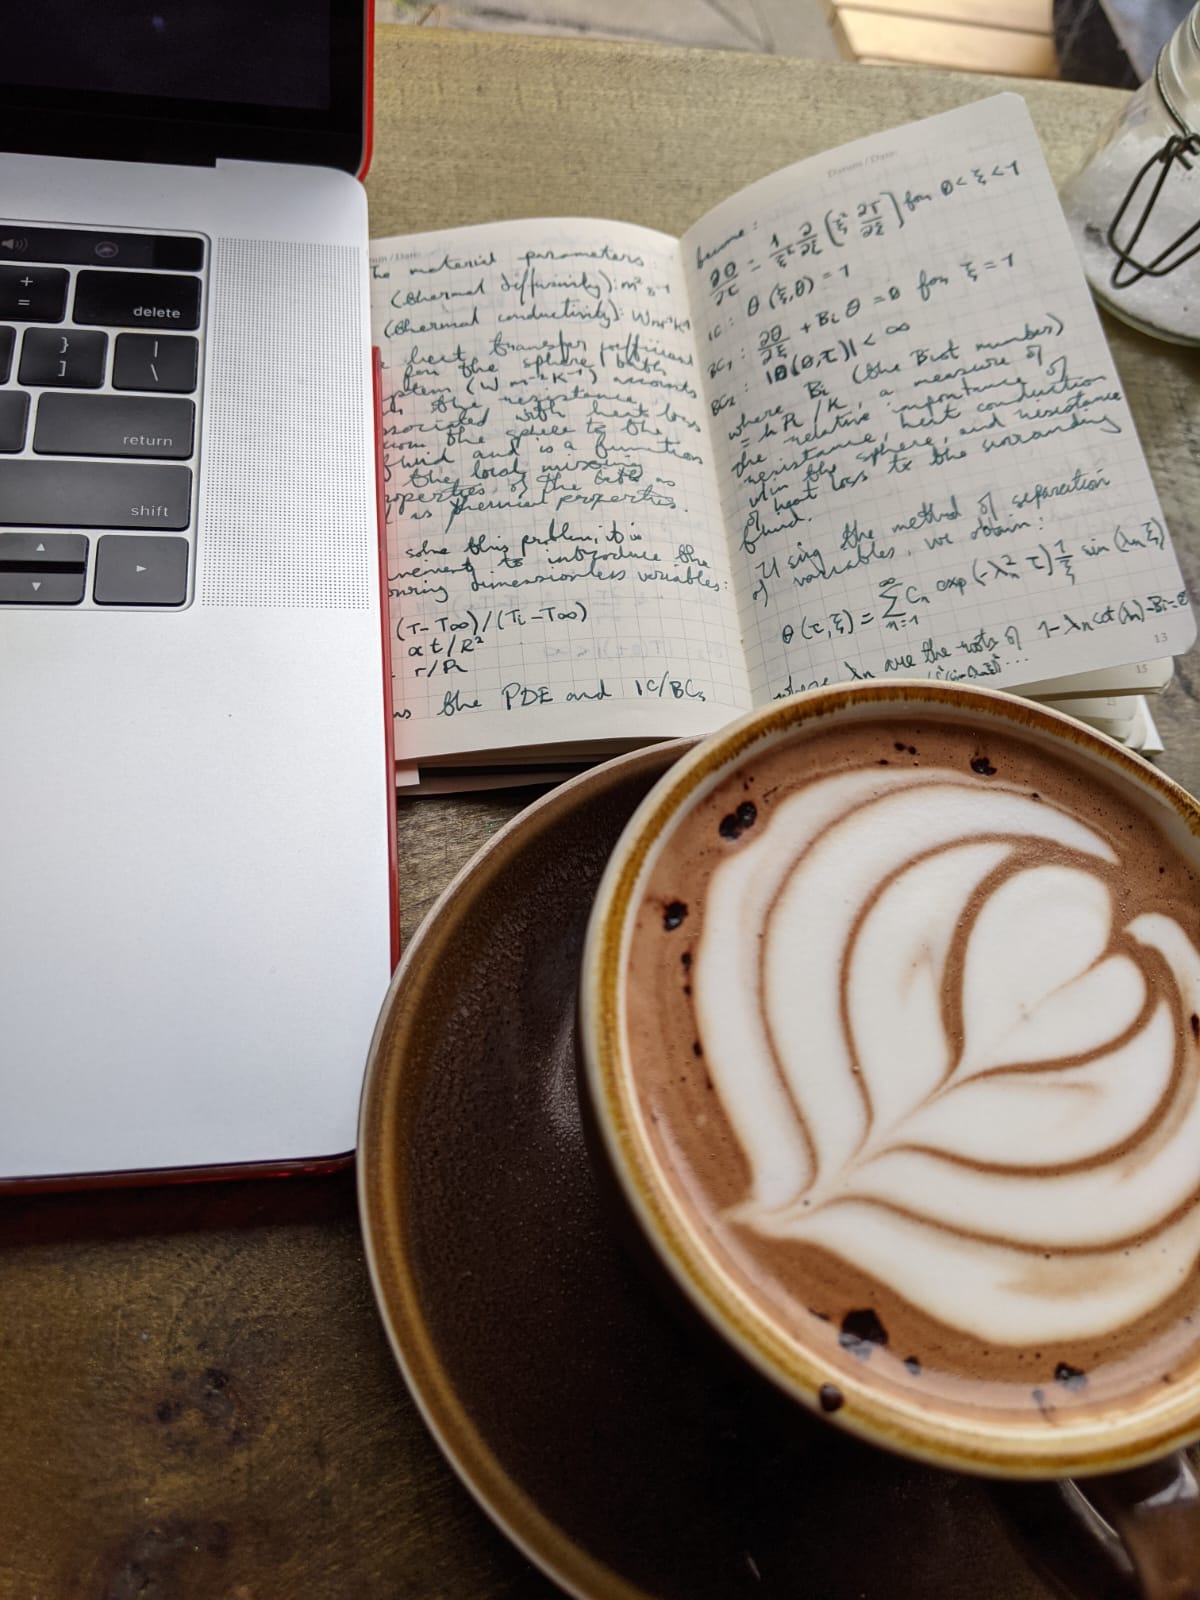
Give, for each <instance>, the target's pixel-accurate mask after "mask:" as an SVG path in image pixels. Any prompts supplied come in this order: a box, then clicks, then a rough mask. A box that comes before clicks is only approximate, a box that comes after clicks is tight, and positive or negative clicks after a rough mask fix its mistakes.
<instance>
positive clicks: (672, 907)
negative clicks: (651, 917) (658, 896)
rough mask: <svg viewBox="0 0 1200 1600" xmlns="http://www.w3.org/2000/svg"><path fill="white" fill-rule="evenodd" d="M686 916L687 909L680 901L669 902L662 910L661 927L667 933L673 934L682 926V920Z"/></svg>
mask: <svg viewBox="0 0 1200 1600" xmlns="http://www.w3.org/2000/svg"><path fill="white" fill-rule="evenodd" d="M687 914H688V908H687V907H686V906H685V905H684V903H683V901H682V900H672V901H670V902H669V903H668V904H667V905H666V906H665V907H664V908H663V927H664V928H665V929H666V931H667V932H668V933H674V932H675V929H676V928H678V927H680V926H681V925H682V923H683V919H684V917H686V916H687Z"/></svg>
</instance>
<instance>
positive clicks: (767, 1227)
mask: <svg viewBox="0 0 1200 1600" xmlns="http://www.w3.org/2000/svg"><path fill="white" fill-rule="evenodd" d="M1059 744H1060V746H1061V748H1056V747H1055V746H1054V744H1053V743H1052V742H1047V741H1044V740H1043V741H1041V742H1039V741H1038V740H1036V739H1035V738H1033V737H1032V736H1030V737H1026V736H1024V735H1023V734H1022V732H1021V729H1020V726H1019V724H1017V723H1015V722H1013V723H1011V724H1009V725H1008V726H1007V727H1006V726H1004V725H1003V723H1002V722H1001V720H1000V719H996V725H995V726H994V727H993V726H988V724H987V723H986V721H985V722H982V723H976V724H975V725H972V724H971V723H970V722H969V721H964V720H963V719H962V717H961V715H959V716H956V715H955V714H954V710H953V708H950V709H948V710H947V711H946V712H945V713H944V714H943V713H939V712H938V711H937V710H936V709H934V710H930V711H929V712H928V713H926V712H924V711H922V710H920V709H915V710H913V711H912V712H909V713H906V712H905V710H904V708H903V706H901V707H900V708H898V709H897V710H896V711H895V712H894V713H892V714H882V715H879V716H878V717H877V718H876V719H873V720H865V721H856V722H845V721H836V720H835V721H834V722H833V723H832V724H829V725H826V724H825V723H824V722H822V720H820V719H816V720H815V721H814V722H813V723H812V724H811V725H806V726H802V727H800V728H798V729H792V730H789V731H786V732H785V733H784V735H783V737H782V739H781V740H777V741H776V742H775V743H774V744H770V745H767V746H765V747H764V746H762V745H752V746H751V747H750V749H749V751H748V753H747V754H746V756H745V757H744V758H743V759H742V760H741V762H740V764H737V765H735V766H733V767H731V768H726V769H725V775H724V776H721V775H720V774H718V775H717V778H716V780H715V782H710V783H709V784H708V786H707V788H705V787H703V786H702V787H701V788H700V789H699V790H698V791H697V793H696V795H694V796H693V798H692V800H691V801H690V803H689V805H688V807H687V808H686V810H685V811H684V812H683V813H682V814H681V815H680V816H678V817H676V818H675V819H674V820H673V821H672V822H671V823H670V824H669V825H668V827H667V828H666V830H665V833H664V835H663V837H662V838H661V839H660V840H659V841H658V842H657V843H656V844H655V845H654V846H653V848H652V852H651V854H650V856H649V857H648V859H647V862H646V864H645V866H644V868H643V870H642V876H641V879H640V882H639V889H638V896H639V898H638V902H637V908H636V912H635V913H634V915H633V920H632V926H631V929H630V936H629V940H628V943H627V945H626V947H625V956H624V1008H625V1009H624V1017H625V1040H626V1051H627V1058H628V1061H629V1071H630V1078H631V1082H632V1092H633V1097H634V1101H635V1103H636V1105H637V1107H638V1110H639V1112H640V1120H641V1122H642V1124H643V1126H644V1128H645V1131H646V1137H647V1140H648V1144H649V1147H650V1150H651V1152H652V1157H653V1160H654V1163H655V1165H656V1166H657V1168H658V1169H659V1174H660V1177H659V1181H660V1182H661V1183H662V1184H663V1185H664V1187H665V1189H666V1190H667V1191H669V1193H670V1195H671V1197H672V1202H673V1204H674V1205H675V1206H676V1207H677V1209H678V1210H679V1212H680V1214H681V1215H682V1216H683V1217H684V1218H685V1219H686V1226H687V1227H688V1228H689V1229H690V1230H691V1231H692V1233H693V1235H694V1238H695V1239H696V1240H698V1241H699V1242H700V1244H699V1248H700V1249H701V1250H702V1251H703V1252H704V1254H705V1255H706V1256H707V1258H708V1260H709V1261H710V1263H711V1264H712V1266H713V1268H714V1269H715V1270H716V1272H717V1273H718V1274H719V1275H721V1276H722V1277H724V1279H725V1280H726V1281H727V1282H728V1283H730V1284H731V1285H732V1289H733V1294H734V1297H735V1299H737V1300H738V1301H739V1302H740V1303H742V1304H744V1305H745V1306H746V1307H748V1308H750V1310H751V1311H752V1313H753V1315H754V1316H756V1317H758V1318H759V1319H765V1320H766V1321H767V1322H768V1323H770V1324H771V1325H773V1326H774V1327H775V1328H777V1329H778V1330H779V1331H780V1333H781V1334H782V1335H783V1336H784V1337H785V1338H786V1339H788V1340H791V1341H794V1342H795V1343H797V1344H798V1345H799V1346H800V1347H801V1348H803V1349H807V1350H808V1351H810V1352H812V1353H813V1355H814V1357H815V1359H816V1361H817V1362H818V1364H819V1365H820V1366H822V1367H824V1368H825V1369H827V1371H828V1373H829V1376H830V1381H829V1382H827V1383H826V1384H825V1385H824V1386H823V1387H822V1388H821V1389H820V1391H819V1403H820V1404H821V1405H822V1406H823V1407H824V1408H825V1409H827V1410H831V1411H834V1410H837V1409H838V1408H839V1407H840V1405H841V1403H842V1398H843V1396H842V1390H841V1388H840V1387H839V1384H838V1382H837V1378H838V1374H839V1373H843V1374H846V1375H847V1377H850V1378H853V1379H854V1380H856V1381H858V1382H859V1383H861V1382H863V1381H869V1382H870V1383H871V1384H872V1385H873V1386H883V1387H884V1388H885V1389H892V1390H894V1391H897V1392H900V1393H901V1394H903V1395H907V1396H908V1397H909V1398H910V1399H911V1400H912V1401H914V1402H915V1403H917V1404H924V1405H931V1406H933V1407H934V1408H935V1409H937V1410H939V1411H943V1412H946V1411H948V1412H951V1413H961V1412H962V1411H964V1410H966V1411H970V1412H973V1413H982V1414H986V1415H990V1416H991V1417H993V1418H994V1419H996V1420H999V1419H1001V1418H1006V1419H1008V1422H1009V1423H1019V1419H1020V1417H1021V1416H1022V1415H1023V1414H1027V1415H1028V1418H1029V1420H1030V1423H1031V1424H1032V1425H1037V1424H1038V1421H1039V1419H1042V1420H1044V1421H1045V1422H1046V1423H1048V1424H1049V1425H1051V1426H1053V1425H1054V1424H1055V1422H1056V1421H1062V1420H1064V1419H1065V1417H1066V1414H1067V1413H1068V1412H1070V1413H1071V1414H1072V1415H1076V1414H1078V1413H1079V1412H1080V1411H1081V1410H1095V1409H1096V1408H1099V1409H1101V1410H1103V1411H1108V1410H1110V1409H1112V1408H1113V1407H1116V1408H1117V1409H1118V1410H1119V1409H1121V1408H1122V1407H1123V1406H1125V1405H1127V1404H1129V1403H1130V1402H1131V1401H1132V1402H1136V1401H1137V1397H1139V1396H1145V1394H1146V1393H1147V1391H1148V1390H1149V1389H1152V1388H1154V1387H1158V1388H1160V1389H1161V1388H1162V1386H1163V1385H1171V1384H1173V1383H1175V1382H1177V1381H1179V1380H1180V1379H1181V1378H1182V1377H1184V1376H1185V1375H1186V1374H1188V1373H1191V1372H1192V1371H1193V1369H1194V1368H1195V1365H1196V1362H1197V1346H1198V1342H1200V1274H1198V1272H1197V1266H1196V1262H1197V1256H1198V1254H1200V1203H1198V1201H1200V893H1198V883H1197V875H1196V872H1195V870H1194V867H1193V865H1192V863H1191V862H1190V861H1189V860H1188V859H1187V858H1186V857H1185V855H1184V853H1183V852H1182V850H1181V849H1180V848H1177V846H1176V844H1175V843H1173V842H1172V841H1171V840H1170V839H1169V838H1168V837H1167V835H1166V833H1164V831H1163V830H1162V829H1160V828H1159V826H1158V825H1157V824H1156V823H1155V822H1154V821H1152V820H1151V817H1150V815H1149V814H1148V810H1147V809H1144V808H1143V806H1142V805H1141V803H1140V802H1139V800H1138V798H1137V797H1136V796H1135V795H1134V794H1133V793H1132V792H1128V793H1127V792H1126V791H1125V789H1123V788H1122V787H1121V786H1119V785H1118V784H1117V783H1115V782H1111V783H1110V782H1108V781H1107V780H1106V778H1105V776H1104V774H1103V772H1102V771H1100V770H1099V769H1098V764H1097V763H1095V762H1092V763H1085V762H1083V761H1082V759H1081V758H1078V757H1077V756H1076V755H1075V754H1074V753H1073V749H1072V746H1071V744H1070V742H1069V741H1068V740H1066V739H1063V740H1061V741H1059Z"/></svg>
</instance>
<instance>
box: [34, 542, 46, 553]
mask: <svg viewBox="0 0 1200 1600" xmlns="http://www.w3.org/2000/svg"><path fill="white" fill-rule="evenodd" d="M35 552H36V554H38V555H42V556H44V555H45V554H46V546H45V545H44V544H39V545H37V546H35Z"/></svg>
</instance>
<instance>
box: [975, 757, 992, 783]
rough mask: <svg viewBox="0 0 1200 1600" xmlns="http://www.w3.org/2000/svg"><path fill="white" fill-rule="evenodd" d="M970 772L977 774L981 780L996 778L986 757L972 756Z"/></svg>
mask: <svg viewBox="0 0 1200 1600" xmlns="http://www.w3.org/2000/svg"><path fill="white" fill-rule="evenodd" d="M971 771H972V772H977V773H978V774H979V776H980V777H981V778H994V777H995V776H996V769H995V767H994V766H993V765H992V763H991V762H990V761H989V760H988V758H987V757H986V756H973V757H972V759H971Z"/></svg>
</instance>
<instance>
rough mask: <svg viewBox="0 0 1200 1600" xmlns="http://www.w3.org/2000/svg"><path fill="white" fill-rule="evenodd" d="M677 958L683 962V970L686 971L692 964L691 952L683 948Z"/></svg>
mask: <svg viewBox="0 0 1200 1600" xmlns="http://www.w3.org/2000/svg"><path fill="white" fill-rule="evenodd" d="M679 959H680V961H681V962H682V963H683V970H684V971H685V972H686V971H687V970H688V968H689V967H690V966H691V964H692V952H691V951H690V950H685V951H684V952H683V954H682V955H681V956H680V958H679Z"/></svg>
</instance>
